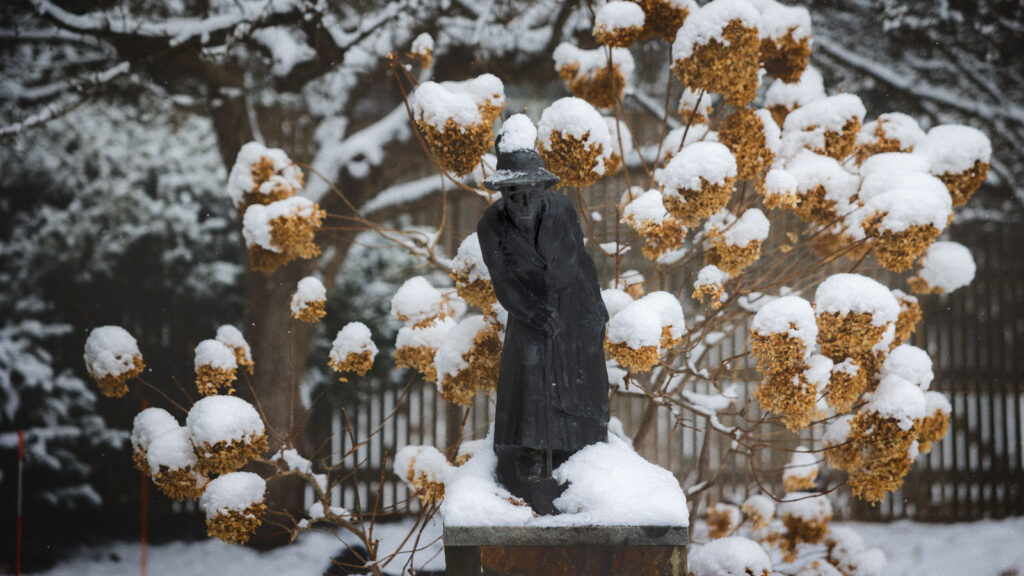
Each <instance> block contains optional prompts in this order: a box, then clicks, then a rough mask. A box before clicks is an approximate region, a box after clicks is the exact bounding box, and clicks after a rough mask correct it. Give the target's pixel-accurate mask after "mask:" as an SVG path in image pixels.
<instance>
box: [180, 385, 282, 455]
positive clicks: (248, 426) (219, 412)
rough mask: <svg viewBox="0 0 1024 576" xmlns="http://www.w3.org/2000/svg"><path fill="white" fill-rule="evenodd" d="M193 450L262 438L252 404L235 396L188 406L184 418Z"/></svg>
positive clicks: (216, 398)
mask: <svg viewBox="0 0 1024 576" xmlns="http://www.w3.org/2000/svg"><path fill="white" fill-rule="evenodd" d="M185 426H186V427H188V433H189V436H191V438H192V443H193V444H195V445H196V446H200V445H202V444H203V443H204V442H205V443H207V444H209V445H210V446H213V445H214V444H216V443H217V442H225V443H230V442H232V441H234V440H243V439H245V438H249V437H252V436H261V435H262V434H263V420H262V419H261V418H260V414H259V412H257V411H256V408H254V407H253V405H252V404H249V403H248V402H246V401H245V400H242V399H241V398H238V397H236V396H207V397H206V398H203V399H201V400H199V401H198V402H196V403H195V404H193V405H192V408H191V409H190V410H189V411H188V417H186V418H185Z"/></svg>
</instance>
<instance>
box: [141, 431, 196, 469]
mask: <svg viewBox="0 0 1024 576" xmlns="http://www.w3.org/2000/svg"><path fill="white" fill-rule="evenodd" d="M196 460H197V459H196V453H195V452H194V451H193V449H192V442H191V441H190V439H189V432H188V429H187V428H186V427H184V426H176V427H174V428H170V429H168V430H164V431H163V432H162V433H160V434H157V435H156V436H154V437H153V438H152V439H151V440H150V442H149V446H148V447H147V448H146V461H147V462H148V463H149V469H150V470H151V471H152V472H153V475H154V476H155V475H156V474H157V473H159V472H160V467H161V466H166V467H167V469H168V470H181V469H183V468H188V467H190V466H193V465H195V463H196Z"/></svg>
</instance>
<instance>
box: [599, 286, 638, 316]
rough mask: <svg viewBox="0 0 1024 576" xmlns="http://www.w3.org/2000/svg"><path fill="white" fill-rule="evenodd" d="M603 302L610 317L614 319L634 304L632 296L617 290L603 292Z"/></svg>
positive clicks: (609, 289) (611, 289)
mask: <svg viewBox="0 0 1024 576" xmlns="http://www.w3.org/2000/svg"><path fill="white" fill-rule="evenodd" d="M601 300H603V301H604V307H605V308H606V309H607V310H608V316H610V317H614V316H615V315H616V314H618V313H619V312H620V311H621V310H622V309H623V308H625V307H626V306H629V305H630V304H632V303H633V297H632V296H630V295H629V294H626V293H625V292H623V291H622V290H619V289H616V288H608V289H606V290H602V291H601Z"/></svg>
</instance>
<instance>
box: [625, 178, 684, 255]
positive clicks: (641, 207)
mask: <svg viewBox="0 0 1024 576" xmlns="http://www.w3.org/2000/svg"><path fill="white" fill-rule="evenodd" d="M622 222H623V223H625V224H629V225H630V226H631V227H632V228H633V229H634V230H636V231H637V234H639V235H640V236H641V237H642V238H644V240H645V242H644V246H643V248H642V251H643V254H644V256H646V257H648V258H650V259H651V260H656V259H657V258H658V257H659V256H661V255H662V254H665V253H666V252H670V251H672V250H676V249H678V248H681V247H682V245H683V240H685V239H686V227H685V226H683V225H682V224H680V223H679V221H678V220H676V219H675V218H673V217H672V216H671V215H670V214H669V213H668V211H667V210H666V209H665V204H664V203H663V202H662V199H661V192H659V191H657V190H648V191H647V192H644V193H643V194H641V195H640V196H638V197H637V198H636V199H634V200H633V201H632V202H630V203H629V204H627V205H626V207H625V209H624V210H623V212H622Z"/></svg>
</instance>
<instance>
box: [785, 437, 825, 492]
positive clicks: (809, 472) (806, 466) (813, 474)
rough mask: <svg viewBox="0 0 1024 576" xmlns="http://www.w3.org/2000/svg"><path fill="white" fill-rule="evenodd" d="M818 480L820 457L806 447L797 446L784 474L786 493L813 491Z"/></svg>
mask: <svg viewBox="0 0 1024 576" xmlns="http://www.w3.org/2000/svg"><path fill="white" fill-rule="evenodd" d="M817 480H818V457H817V456H816V455H815V454H813V453H812V452H809V451H808V450H807V447H806V446H797V448H796V450H795V451H794V452H793V456H792V457H791V458H790V459H789V464H787V465H786V468H785V469H784V470H783V472H782V485H783V486H784V487H785V488H786V492H797V491H800V490H813V489H814V484H815V482H816V481H817Z"/></svg>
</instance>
